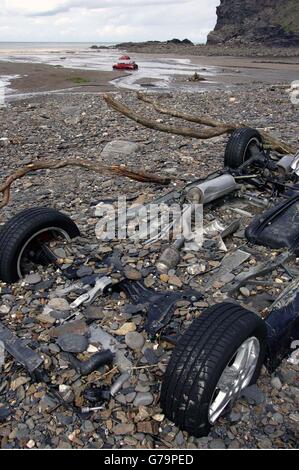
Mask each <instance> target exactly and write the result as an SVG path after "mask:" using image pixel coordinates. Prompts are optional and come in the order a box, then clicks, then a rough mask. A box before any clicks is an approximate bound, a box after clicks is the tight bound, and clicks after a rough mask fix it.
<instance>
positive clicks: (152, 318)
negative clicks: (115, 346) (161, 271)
mask: <svg viewBox="0 0 299 470" xmlns="http://www.w3.org/2000/svg"><path fill="white" fill-rule="evenodd" d="M118 288H120V289H122V290H124V291H125V292H126V294H127V295H128V296H129V297H130V299H131V300H132V301H133V302H134V304H137V305H138V304H144V305H145V309H146V311H147V318H146V322H145V330H146V331H147V333H148V334H149V336H150V337H152V338H153V337H155V336H156V334H157V333H158V331H160V330H161V329H162V328H163V327H165V326H166V325H167V324H168V323H169V321H170V319H171V316H172V314H173V311H174V309H175V306H176V303H177V302H178V301H179V300H189V301H191V302H196V301H198V300H200V299H202V298H203V295H202V294H201V293H200V292H198V291H195V290H192V289H187V290H184V291H177V292H157V291H154V290H153V289H148V288H147V287H145V285H144V284H143V283H142V282H140V281H131V280H129V279H124V280H123V281H121V282H120V283H119V284H118Z"/></svg>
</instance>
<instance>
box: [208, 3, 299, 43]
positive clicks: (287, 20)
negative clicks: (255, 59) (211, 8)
mask: <svg viewBox="0 0 299 470" xmlns="http://www.w3.org/2000/svg"><path fill="white" fill-rule="evenodd" d="M257 42H259V43H264V44H267V45H275V46H282V45H283V46H291V45H299V1H298V0H221V1H220V5H219V6H218V7H217V24H216V27H215V29H214V31H212V32H211V33H210V34H209V35H208V44H223V43H234V44H235V43H257Z"/></svg>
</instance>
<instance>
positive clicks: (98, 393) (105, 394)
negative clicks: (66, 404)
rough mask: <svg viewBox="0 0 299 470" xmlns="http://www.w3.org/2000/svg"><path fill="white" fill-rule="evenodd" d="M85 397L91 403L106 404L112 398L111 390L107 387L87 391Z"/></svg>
mask: <svg viewBox="0 0 299 470" xmlns="http://www.w3.org/2000/svg"><path fill="white" fill-rule="evenodd" d="M83 396H84V398H85V399H86V400H87V401H89V402H90V403H104V402H105V401H107V400H110V398H111V394H110V389H109V387H107V386H102V387H91V388H88V389H85V390H84V392H83Z"/></svg>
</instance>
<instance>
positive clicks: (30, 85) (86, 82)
mask: <svg viewBox="0 0 299 470" xmlns="http://www.w3.org/2000/svg"><path fill="white" fill-rule="evenodd" d="M1 75H19V78H16V79H13V81H12V83H11V85H10V88H12V89H13V90H14V91H17V92H18V93H34V92H46V91H53V90H62V89H67V88H74V89H75V90H77V91H79V90H82V89H83V88H84V90H85V91H86V89H88V91H103V92H106V91H113V90H115V87H114V86H113V85H111V84H110V83H109V82H110V81H111V80H114V79H116V78H120V77H123V76H125V75H126V74H124V73H123V72H115V71H111V72H103V71H94V70H80V69H70V68H62V67H55V66H52V65H45V64H30V63H15V62H0V76H1Z"/></svg>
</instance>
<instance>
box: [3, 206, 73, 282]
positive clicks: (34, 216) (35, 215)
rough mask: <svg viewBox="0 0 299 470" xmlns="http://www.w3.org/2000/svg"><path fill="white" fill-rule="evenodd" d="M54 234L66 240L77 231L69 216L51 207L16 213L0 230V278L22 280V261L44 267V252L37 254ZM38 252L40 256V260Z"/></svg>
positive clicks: (14, 280)
mask: <svg viewBox="0 0 299 470" xmlns="http://www.w3.org/2000/svg"><path fill="white" fill-rule="evenodd" d="M57 234H59V235H60V236H62V237H63V238H65V239H68V240H69V239H71V238H74V237H77V236H79V235H80V232H79V229H78V227H77V226H76V224H75V223H74V222H73V221H72V220H71V219H70V218H69V217H67V216H66V215H64V214H61V213H60V212H58V211H56V210H54V209H51V208H47V207H35V208H31V209H25V210H24V211H22V212H19V213H18V214H17V215H16V216H15V217H13V218H12V219H11V220H9V221H8V222H7V223H6V224H5V225H4V226H3V227H2V228H1V232H0V279H2V280H3V281H5V282H8V283H13V282H16V281H17V280H18V279H19V278H20V277H22V274H23V272H22V261H23V260H24V259H28V260H30V261H31V262H33V263H34V262H40V263H41V264H47V263H46V258H47V252H45V251H43V250H42V253H41V252H40V250H41V245H42V244H43V243H44V242H45V243H46V242H47V241H49V240H51V239H53V238H55V237H56V236H57ZM37 252H40V254H42V255H43V256H42V257H41V259H40V260H38V258H37ZM50 261H51V260H49V262H50Z"/></svg>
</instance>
